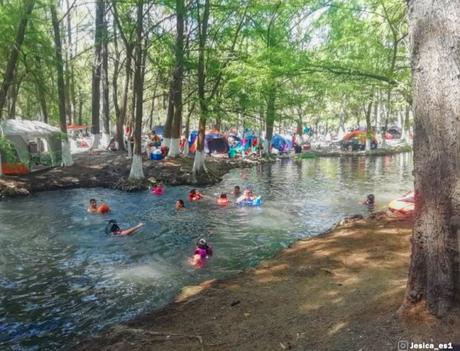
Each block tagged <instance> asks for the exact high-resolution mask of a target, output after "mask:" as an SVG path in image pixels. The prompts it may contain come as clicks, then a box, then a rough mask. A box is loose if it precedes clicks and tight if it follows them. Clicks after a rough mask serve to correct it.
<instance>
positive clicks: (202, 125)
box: [192, 0, 209, 175]
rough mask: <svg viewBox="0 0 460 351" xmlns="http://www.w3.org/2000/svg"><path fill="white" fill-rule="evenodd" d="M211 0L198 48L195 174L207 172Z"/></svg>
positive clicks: (200, 25) (204, 14) (207, 6)
mask: <svg viewBox="0 0 460 351" xmlns="http://www.w3.org/2000/svg"><path fill="white" fill-rule="evenodd" d="M208 20H209V0H205V3H204V11H203V18H202V19H201V23H199V25H198V26H199V48H198V101H199V106H200V120H199V123H198V136H197V138H198V139H197V144H196V152H195V159H194V162H193V169H192V172H193V174H194V175H196V174H199V173H201V172H203V171H205V172H207V170H206V165H205V156H206V155H205V153H204V143H205V137H206V120H207V117H208V103H207V101H206V96H205V84H206V73H205V49H206V40H207V35H208Z"/></svg>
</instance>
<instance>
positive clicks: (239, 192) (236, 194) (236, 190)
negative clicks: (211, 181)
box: [233, 185, 241, 196]
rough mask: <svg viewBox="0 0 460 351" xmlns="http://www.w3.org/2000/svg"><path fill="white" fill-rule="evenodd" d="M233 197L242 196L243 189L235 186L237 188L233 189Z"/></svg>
mask: <svg viewBox="0 0 460 351" xmlns="http://www.w3.org/2000/svg"><path fill="white" fill-rule="evenodd" d="M233 195H235V196H240V195H241V189H240V187H239V185H235V187H234V188H233Z"/></svg>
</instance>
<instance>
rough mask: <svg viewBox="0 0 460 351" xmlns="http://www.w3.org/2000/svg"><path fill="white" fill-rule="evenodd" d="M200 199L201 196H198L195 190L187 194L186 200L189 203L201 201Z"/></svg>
mask: <svg viewBox="0 0 460 351" xmlns="http://www.w3.org/2000/svg"><path fill="white" fill-rule="evenodd" d="M202 198H203V195H202V194H200V193H199V192H198V191H197V190H196V189H192V190H190V192H189V194H188V199H189V200H190V201H198V200H201V199H202Z"/></svg>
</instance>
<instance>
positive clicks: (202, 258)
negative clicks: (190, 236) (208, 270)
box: [191, 239, 212, 268]
mask: <svg viewBox="0 0 460 351" xmlns="http://www.w3.org/2000/svg"><path fill="white" fill-rule="evenodd" d="M211 256H212V247H211V246H209V245H208V243H207V242H206V240H205V239H200V240H198V242H197V243H196V248H195V252H194V253H193V258H192V260H191V264H192V265H194V266H195V267H199V268H201V267H203V265H204V263H205V262H206V260H207V259H208V258H209V257H211Z"/></svg>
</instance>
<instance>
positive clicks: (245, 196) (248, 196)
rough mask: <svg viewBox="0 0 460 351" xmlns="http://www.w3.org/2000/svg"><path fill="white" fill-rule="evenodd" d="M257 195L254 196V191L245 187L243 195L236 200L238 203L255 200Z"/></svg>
mask: <svg viewBox="0 0 460 351" xmlns="http://www.w3.org/2000/svg"><path fill="white" fill-rule="evenodd" d="M255 199H256V197H255V196H254V193H253V192H252V190H251V189H245V190H244V191H243V195H241V196H240V197H239V198H238V200H236V203H237V204H239V203H241V202H243V201H254V200H255Z"/></svg>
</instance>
